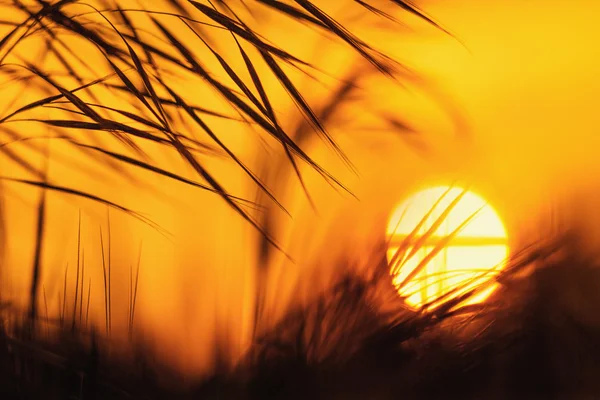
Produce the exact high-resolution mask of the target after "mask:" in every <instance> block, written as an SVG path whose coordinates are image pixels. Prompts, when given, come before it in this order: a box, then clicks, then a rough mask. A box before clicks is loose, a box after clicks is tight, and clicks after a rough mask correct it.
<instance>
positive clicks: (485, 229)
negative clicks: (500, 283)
mask: <svg viewBox="0 0 600 400" xmlns="http://www.w3.org/2000/svg"><path fill="white" fill-rule="evenodd" d="M387 235H388V238H389V246H388V250H387V258H388V262H389V265H390V268H391V269H390V273H391V276H392V280H393V284H394V286H395V287H396V289H397V290H398V293H399V294H400V295H401V296H402V297H403V298H404V299H405V301H406V303H407V305H408V306H410V307H411V308H414V309H420V308H426V309H429V310H430V309H434V308H436V307H438V306H439V305H441V304H442V303H444V302H445V301H448V300H450V299H452V298H456V297H457V296H460V295H461V294H464V293H466V292H467V291H469V290H471V289H472V288H474V287H476V286H478V285H483V284H486V286H485V287H484V288H483V289H482V290H481V291H480V292H478V293H477V294H476V295H474V296H472V297H470V298H469V299H468V300H465V301H464V302H463V303H462V305H467V304H476V303H480V302H482V301H484V300H485V299H487V298H488V297H489V295H490V294H491V293H492V292H493V291H494V290H495V289H496V288H497V284H496V283H493V281H492V280H493V279H494V277H495V276H497V274H498V273H499V272H500V271H501V270H502V268H503V267H504V266H505V262H506V259H507V256H508V244H507V235H506V230H505V228H504V225H503V223H502V221H501V219H500V217H499V216H498V214H497V213H496V212H495V211H494V209H493V208H492V207H491V206H490V205H489V204H488V203H487V202H486V201H485V200H484V199H483V198H481V197H480V196H478V195H477V194H475V193H473V192H471V191H467V190H465V189H462V188H459V187H449V186H438V187H434V188H429V189H425V190H423V191H420V192H418V193H416V194H414V195H412V196H410V197H409V198H408V199H406V200H405V201H404V202H403V203H401V204H400V205H399V206H398V207H396V209H395V210H394V211H393V213H392V215H391V217H390V219H389V222H388V226H387Z"/></svg>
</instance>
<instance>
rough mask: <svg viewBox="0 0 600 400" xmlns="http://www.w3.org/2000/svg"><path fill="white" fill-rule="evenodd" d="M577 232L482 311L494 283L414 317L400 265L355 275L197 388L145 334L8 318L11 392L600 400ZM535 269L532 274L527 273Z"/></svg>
mask: <svg viewBox="0 0 600 400" xmlns="http://www.w3.org/2000/svg"><path fill="white" fill-rule="evenodd" d="M569 240H572V238H570V237H567V236H565V237H561V238H559V239H558V240H555V241H548V242H546V243H538V244H536V245H534V246H532V247H530V248H528V249H526V250H524V251H523V252H521V253H517V254H515V255H514V256H513V257H512V258H511V261H510V263H509V265H508V268H507V269H506V271H505V272H503V273H502V274H501V275H500V276H499V277H498V278H497V281H498V282H500V283H501V288H500V289H499V290H498V291H497V292H495V294H493V295H492V297H491V298H490V299H489V300H488V301H487V302H486V303H484V304H481V305H472V306H464V307H458V308H457V305H458V304H459V303H460V302H461V301H464V300H465V299H466V298H467V297H468V296H471V295H473V294H475V292H476V291H477V290H482V289H483V288H476V289H475V291H474V292H472V293H468V294H465V295H463V296H462V297H461V298H460V299H455V300H450V304H449V305H447V306H440V307H438V308H436V309H434V310H433V311H431V312H419V311H412V310H410V309H407V308H406V307H404V306H403V302H402V299H401V298H400V297H399V296H398V295H397V293H396V291H395V289H394V287H393V286H392V283H391V279H390V278H389V276H388V272H385V273H382V272H381V271H383V270H385V271H388V267H387V263H385V262H380V263H377V262H375V263H374V265H373V271H372V273H371V274H369V275H368V276H367V277H365V276H364V275H363V274H361V275H357V274H354V273H352V272H348V273H347V274H345V275H342V276H341V277H340V278H339V280H338V282H337V283H336V284H335V285H333V286H332V287H331V288H330V289H328V290H325V291H324V292H322V293H320V294H316V295H315V296H313V298H312V300H310V301H309V302H308V303H305V304H299V305H298V306H297V307H296V308H293V309H290V310H289V311H288V313H287V315H286V317H285V318H284V319H283V320H281V321H280V322H279V323H278V324H276V325H274V326H272V327H270V328H268V329H266V330H265V331H263V332H261V334H260V335H259V336H258V337H257V339H256V341H255V343H254V345H253V347H252V348H251V349H250V351H249V352H248V354H247V357H246V358H245V359H244V360H243V361H242V362H241V363H240V364H239V365H238V366H237V367H236V368H235V369H234V370H229V371H221V372H218V373H217V374H216V375H215V376H213V377H212V378H209V379H207V380H205V381H203V382H199V383H198V384H197V385H195V386H192V387H189V386H181V387H178V386H177V382H178V378H177V377H176V376H177V375H176V374H175V373H174V372H173V371H168V370H166V369H164V368H163V367H161V366H160V365H158V364H155V363H153V362H152V361H151V360H152V357H151V352H146V351H145V350H144V346H143V342H139V341H137V342H136V341H134V342H132V346H133V349H134V353H130V352H123V353H119V352H115V351H114V350H112V351H110V352H105V351H106V349H107V348H108V347H110V346H112V345H111V343H110V341H107V340H106V339H102V337H104V336H103V335H99V334H98V332H96V331H95V330H94V329H93V328H92V330H86V329H85V326H80V327H79V328H78V332H77V334H73V333H72V331H71V329H70V326H68V325H64V324H61V322H60V320H58V321H54V322H53V321H48V320H47V319H44V318H42V317H38V318H39V319H40V320H41V321H44V323H49V324H54V323H56V324H59V325H60V326H59V328H60V330H59V332H62V333H61V334H59V335H58V337H57V338H56V339H50V338H45V337H44V336H39V335H38V336H37V339H35V340H31V339H24V338H23V337H22V336H21V334H20V333H19V332H23V333H24V331H20V330H19V329H17V330H12V331H11V330H10V329H8V328H7V325H6V324H3V326H5V327H4V328H3V330H2V334H1V335H0V341H1V342H2V345H1V346H0V365H1V366H2V374H1V375H0V376H2V377H3V378H2V380H1V382H0V386H1V388H0V390H2V392H0V393H3V394H6V396H7V397H3V398H67V397H69V396H72V397H73V398H101V399H102V398H111V399H112V398H114V399H120V398H123V399H125V398H139V399H142V398H144V399H205V398H231V399H243V398H247V399H263V398H280V399H289V398H298V399H305V398H324V399H325V398H327V399H330V398H340V399H342V398H344V399H362V398H373V399H396V398H427V399H429V398H474V399H475V398H593V397H594V396H595V395H597V394H598V393H600V384H599V383H598V382H597V373H598V371H599V370H600V345H599V343H600V318H598V316H597V313H596V311H595V310H596V309H597V307H598V305H599V304H600V303H599V301H600V295H599V294H598V293H600V291H599V290H598V289H599V288H598V286H599V285H600V279H599V278H600V273H599V272H598V271H599V270H598V267H597V260H593V259H587V258H585V257H583V256H582V255H581V253H576V252H574V249H575V248H574V247H569V246H570V245H571V244H572V242H569ZM380 255H381V257H385V255H384V254H380ZM376 260H377V259H376V258H374V261H376ZM527 268H533V269H532V270H531V272H530V275H529V276H527V277H526V278H523V277H522V276H521V273H522V272H523V271H525V270H526V269H527ZM345 269H346V270H347V271H352V270H353V269H352V268H351V266H348V268H345ZM378 269H380V270H381V271H379V272H378ZM132 276H133V275H132ZM132 289H133V288H132ZM88 293H89V291H88ZM133 297H135V295H133ZM132 301H133V300H132ZM382 302H385V304H386V307H385V310H382V309H381V307H380V306H381V304H382ZM394 303H395V305H394ZM390 305H392V307H390ZM130 307H131V303H130ZM132 314H133V311H132ZM3 315H4V319H3V321H7V318H18V317H15V316H14V315H15V314H14V312H13V313H12V314H11V313H7V310H6V309H5V310H4V312H3ZM9 315H13V317H9ZM132 316H133V315H131V317H132ZM78 324H79V323H78ZM12 326H17V327H18V326H19V325H18V323H17V325H12ZM136 343H137V344H136ZM140 343H142V344H140ZM222 345H225V344H222ZM103 354H112V355H113V356H111V357H110V358H107V357H106V356H105V355H103ZM119 354H122V355H121V356H119ZM132 354H133V355H132ZM159 377H160V378H159Z"/></svg>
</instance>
